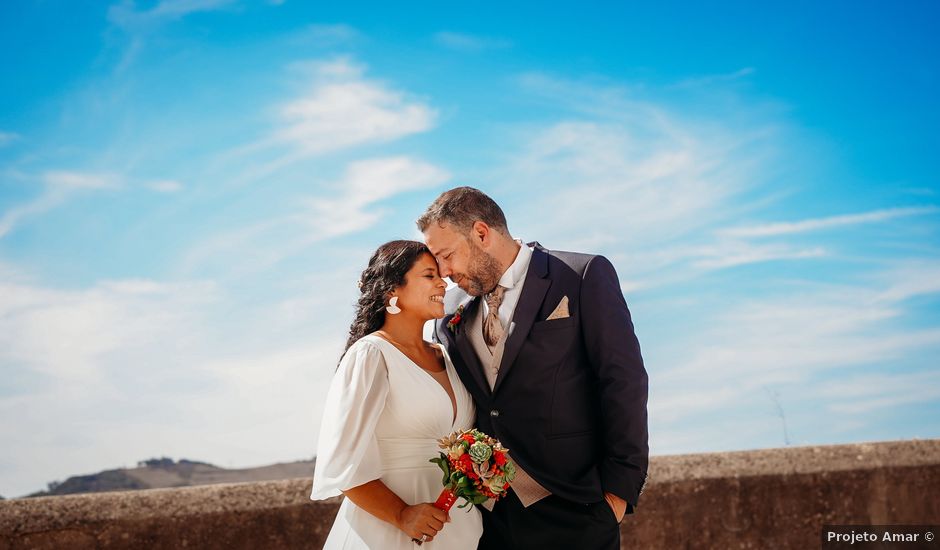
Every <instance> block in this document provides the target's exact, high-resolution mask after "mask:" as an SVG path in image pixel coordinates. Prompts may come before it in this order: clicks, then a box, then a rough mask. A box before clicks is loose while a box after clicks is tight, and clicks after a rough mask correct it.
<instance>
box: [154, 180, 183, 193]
mask: <svg viewBox="0 0 940 550" xmlns="http://www.w3.org/2000/svg"><path fill="white" fill-rule="evenodd" d="M146 186H147V187H148V188H149V189H151V190H153V191H156V192H158V193H176V192H177V191H181V190H182V189H183V184H182V183H180V182H178V181H176V180H154V181H149V182H147V183H146Z"/></svg>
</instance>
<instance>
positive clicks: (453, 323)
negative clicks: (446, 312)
mask: <svg viewBox="0 0 940 550" xmlns="http://www.w3.org/2000/svg"><path fill="white" fill-rule="evenodd" d="M462 316H463V304H461V305H460V307H458V308H457V311H455V312H454V316H453V317H451V318H450V321H447V328H448V329H450V331H451V332H453V333H456V332H457V324H458V323H460V319H461V318H462Z"/></svg>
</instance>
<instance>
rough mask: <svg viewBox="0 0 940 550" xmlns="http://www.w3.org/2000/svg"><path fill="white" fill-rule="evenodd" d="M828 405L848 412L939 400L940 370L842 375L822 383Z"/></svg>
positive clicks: (823, 393)
mask: <svg viewBox="0 0 940 550" xmlns="http://www.w3.org/2000/svg"><path fill="white" fill-rule="evenodd" d="M817 393H818V395H819V396H820V397H821V398H823V399H825V400H826V401H827V402H828V405H827V406H828V408H829V409H830V410H831V411H832V412H834V413H838V414H843V415H846V416H851V415H865V414H869V413H871V412H873V411H877V410H883V409H890V408H894V407H898V406H902V405H910V404H914V403H923V402H929V401H937V400H940V372H937V371H929V372H912V373H892V374H887V373H883V374H872V375H859V376H845V377H841V378H840V379H839V380H838V381H837V382H835V383H832V384H829V385H826V386H823V387H821V388H820V389H819V390H818V391H817Z"/></svg>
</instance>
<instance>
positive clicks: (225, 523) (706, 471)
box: [0, 440, 940, 550]
mask: <svg viewBox="0 0 940 550" xmlns="http://www.w3.org/2000/svg"><path fill="white" fill-rule="evenodd" d="M938 490H940V440H925V441H921V440H914V441H897V442H880V443H865V444H854V445H832V446H819V447H792V448H783V449H768V450H759V451H743V452H729V453H708V454H694V455H677V456H654V457H652V459H651V465H650V478H649V481H648V483H647V486H646V489H645V491H644V492H643V496H642V499H641V501H640V506H639V508H638V509H637V513H636V514H635V515H633V516H628V517H627V519H626V521H625V522H624V525H623V528H622V531H623V548H662V549H669V550H673V549H682V548H720V549H725V548H776V549H790V548H792V549H803V548H818V547H819V545H820V543H819V541H820V529H821V527H822V526H823V525H825V524H840V523H842V524H858V525H865V524H934V525H936V524H940V499H938V498H937V496H936V495H937V494H938ZM309 493H310V480H309V479H293V480H285V481H269V482H260V483H239V484H227V485H208V486H201V487H187V488H180V489H155V490H148V491H135V492H115V493H98V494H88V495H74V496H62V497H43V498H34V499H16V500H9V501H0V550H8V549H19V548H31V549H42V548H69V549H73V548H74V549H82V548H134V549H137V548H155V549H161V548H198V549H214V548H226V549H239V548H244V549H266V548H270V549H280V548H320V547H321V545H322V544H323V541H324V540H325V538H326V534H327V533H328V532H329V529H330V525H331V523H332V521H333V516H334V514H335V512H336V507H337V506H338V502H339V501H338V499H334V500H332V501H325V502H312V501H310V500H308V498H307V495H308V494H309ZM432 544H433V543H432Z"/></svg>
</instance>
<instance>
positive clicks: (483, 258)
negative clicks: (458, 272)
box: [464, 244, 503, 296]
mask: <svg viewBox="0 0 940 550" xmlns="http://www.w3.org/2000/svg"><path fill="white" fill-rule="evenodd" d="M502 276H503V269H502V267H500V265H499V262H498V261H496V258H494V257H493V256H491V255H490V254H489V253H487V252H484V251H483V250H480V249H478V248H476V246H474V245H473V244H471V245H470V264H469V266H468V267H467V276H466V277H465V279H466V281H467V288H464V290H465V291H466V292H467V294H469V295H471V296H483V295H484V294H488V293H489V292H491V291H492V290H493V289H494V288H496V285H497V284H498V283H499V279H500V277H502Z"/></svg>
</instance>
